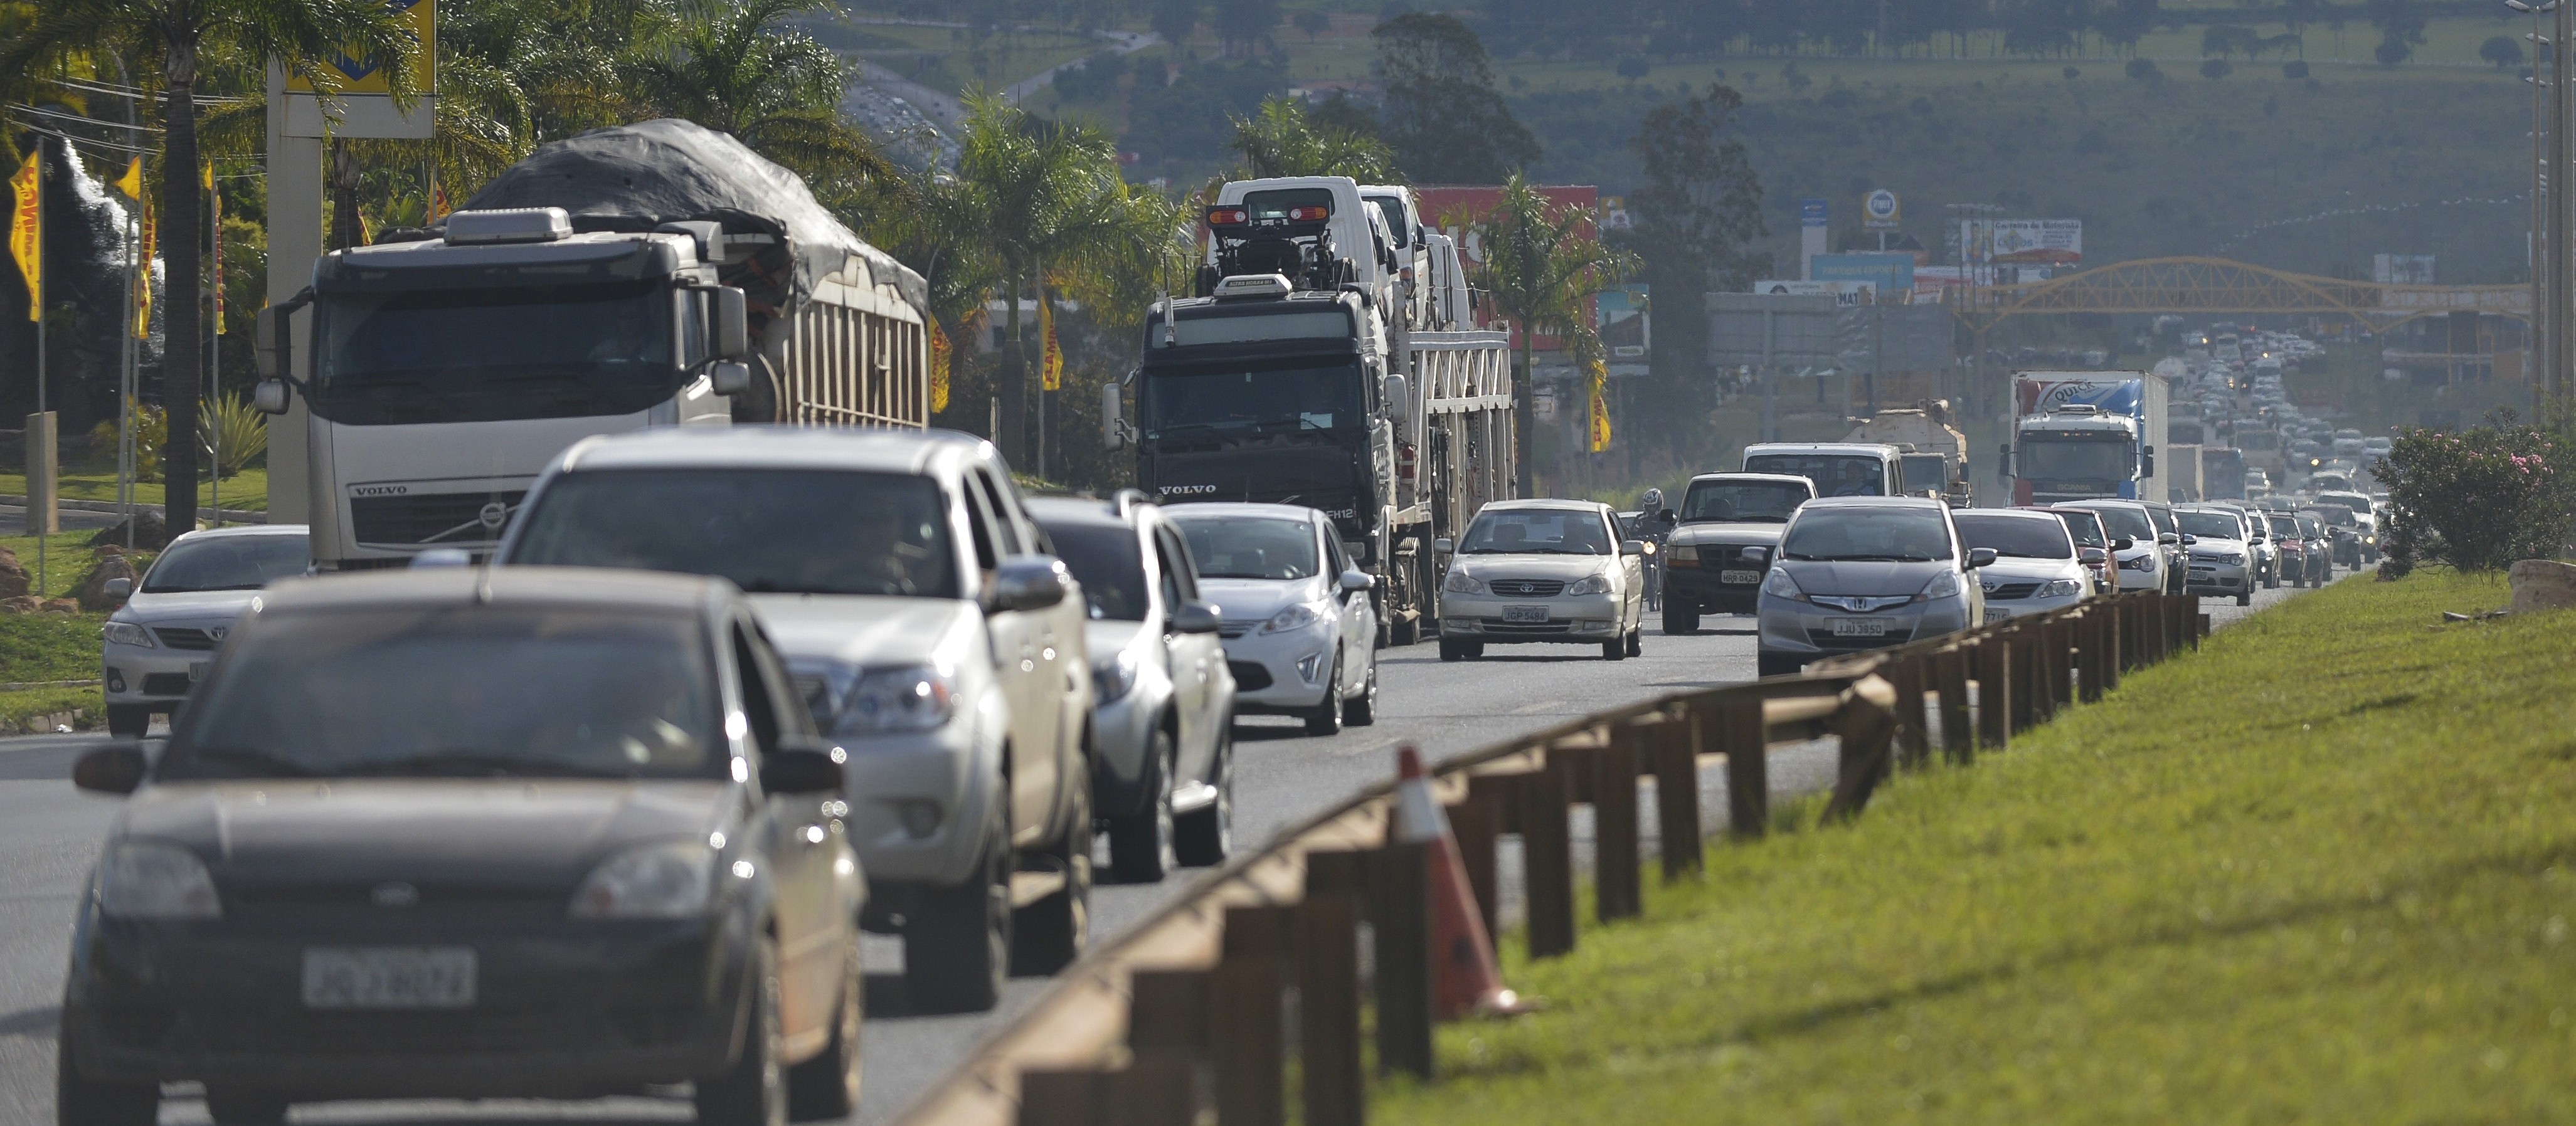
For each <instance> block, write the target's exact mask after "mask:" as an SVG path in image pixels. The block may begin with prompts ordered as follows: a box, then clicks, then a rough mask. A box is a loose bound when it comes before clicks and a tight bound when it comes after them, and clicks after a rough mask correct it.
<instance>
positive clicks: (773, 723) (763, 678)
mask: <svg viewBox="0 0 2576 1126" xmlns="http://www.w3.org/2000/svg"><path fill="white" fill-rule="evenodd" d="M733 667H734V671H735V672H736V673H737V674H738V675H740V676H741V677H742V715H743V718H744V719H745V720H748V721H750V723H751V741H752V742H753V743H754V744H755V745H757V746H759V748H760V749H761V750H762V751H770V750H775V749H777V747H778V734H779V731H778V703H777V701H778V693H777V691H776V686H775V685H774V684H773V683H772V682H771V680H770V677H769V673H768V670H766V669H764V668H763V667H762V661H761V659H760V647H759V646H757V645H754V644H753V643H752V641H751V638H750V636H749V635H748V634H747V633H745V632H744V630H743V626H742V623H740V622H736V623H734V627H733Z"/></svg>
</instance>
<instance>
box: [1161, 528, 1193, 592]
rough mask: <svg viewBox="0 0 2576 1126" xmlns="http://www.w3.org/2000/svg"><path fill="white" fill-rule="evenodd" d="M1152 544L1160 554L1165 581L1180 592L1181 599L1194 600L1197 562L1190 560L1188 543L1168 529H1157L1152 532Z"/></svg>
mask: <svg viewBox="0 0 2576 1126" xmlns="http://www.w3.org/2000/svg"><path fill="white" fill-rule="evenodd" d="M1154 542H1155V543H1156V544H1157V545H1159V547H1160V550H1161V552H1162V556H1163V576H1164V578H1165V580H1166V581H1168V582H1170V583H1172V584H1173V585H1174V586H1175V587H1177V588H1178V589H1179V590H1180V592H1181V597H1182V598H1183V599H1196V598H1197V597H1198V596H1199V570H1198V563H1197V561H1196V560H1193V559H1191V558H1190V545H1189V543H1188V541H1186V540H1183V539H1182V538H1181V537H1180V535H1179V534H1178V533H1176V532H1174V531H1172V530H1171V529H1170V528H1158V529H1155V531H1154Z"/></svg>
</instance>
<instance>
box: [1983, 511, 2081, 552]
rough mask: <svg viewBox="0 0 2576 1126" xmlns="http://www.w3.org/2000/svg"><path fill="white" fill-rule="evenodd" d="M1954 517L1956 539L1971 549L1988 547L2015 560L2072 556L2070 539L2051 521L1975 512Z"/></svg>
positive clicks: (2060, 526) (2064, 526)
mask: <svg viewBox="0 0 2576 1126" xmlns="http://www.w3.org/2000/svg"><path fill="white" fill-rule="evenodd" d="M1954 519H1955V520H1957V522H1958V525H1959V541H1960V542H1961V543H1965V544H1967V545H1968V546H1969V547H1972V548H1977V547H1989V548H1993V549H1994V552H1995V554H1997V555H2005V556H2011V557H2013V558H2016V559H2073V558H2075V540H2074V538H2073V537H2072V536H2070V535H2068V534H2067V531H2066V525H2064V524H2061V523H2058V522H2057V521H2055V520H2047V519H2038V520H2034V519H2032V518H2030V517H2028V516H2006V515H2004V514H2002V513H1978V512H1962V513H1959V514H1957V516H1955V517H1954Z"/></svg>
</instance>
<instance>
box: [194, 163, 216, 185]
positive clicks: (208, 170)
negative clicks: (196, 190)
mask: <svg viewBox="0 0 2576 1126" xmlns="http://www.w3.org/2000/svg"><path fill="white" fill-rule="evenodd" d="M197 186H199V187H201V188H204V189H206V190H207V191H210V192H211V191H213V190H215V162H214V161H211V160H209V161H207V162H206V166H205V168H204V169H202V170H201V171H200V172H199V173H198V175H197Z"/></svg>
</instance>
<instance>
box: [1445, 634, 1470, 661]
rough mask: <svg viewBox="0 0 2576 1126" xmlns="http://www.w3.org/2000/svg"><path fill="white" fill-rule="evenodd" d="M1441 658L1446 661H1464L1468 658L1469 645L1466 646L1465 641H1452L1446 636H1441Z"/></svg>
mask: <svg viewBox="0 0 2576 1126" xmlns="http://www.w3.org/2000/svg"><path fill="white" fill-rule="evenodd" d="M1440 659H1441V660H1444V661H1463V660H1466V659H1467V646H1466V644H1465V643H1463V642H1457V641H1451V640H1449V639H1448V638H1445V637H1444V638H1441V639H1440Z"/></svg>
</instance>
